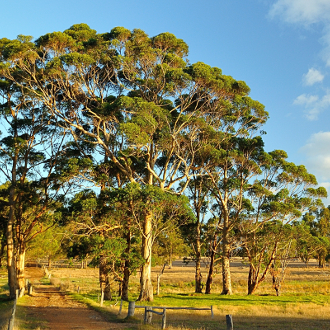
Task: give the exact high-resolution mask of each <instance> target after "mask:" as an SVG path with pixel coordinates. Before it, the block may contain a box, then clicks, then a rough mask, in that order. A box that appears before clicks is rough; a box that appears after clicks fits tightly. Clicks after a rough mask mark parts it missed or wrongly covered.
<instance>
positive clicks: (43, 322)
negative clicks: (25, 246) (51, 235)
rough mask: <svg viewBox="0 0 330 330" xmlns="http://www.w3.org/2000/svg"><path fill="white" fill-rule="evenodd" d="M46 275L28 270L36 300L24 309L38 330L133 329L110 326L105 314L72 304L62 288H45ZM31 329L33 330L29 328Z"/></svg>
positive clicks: (38, 270)
mask: <svg viewBox="0 0 330 330" xmlns="http://www.w3.org/2000/svg"><path fill="white" fill-rule="evenodd" d="M43 275H44V274H43V271H42V270H41V269H40V268H39V269H38V268H28V269H27V270H26V278H28V279H29V280H30V281H31V282H32V283H34V287H33V290H34V292H33V295H32V297H29V298H28V300H27V302H28V305H29V306H25V307H24V306H21V308H22V314H23V315H24V318H25V320H37V323H38V327H36V328H39V329H50V330H59V329H60V330H69V329H86V330H87V329H88V330H107V329H125V328H127V327H129V326H130V325H128V324H117V323H110V322H107V321H106V320H105V319H104V317H103V316H102V315H101V314H99V313H98V312H96V311H94V310H92V309H89V308H88V307H87V306H86V305H84V304H82V303H79V302H77V301H74V300H72V299H71V298H70V297H69V296H67V295H65V294H64V293H62V292H60V291H59V289H58V288H56V287H54V286H51V285H42V284H41V283H40V282H39V280H40V279H41V278H42V277H43ZM27 322H28V321H27ZM18 326H19V325H18ZM36 328H35V329H36ZM29 329H31V328H30V327H29Z"/></svg>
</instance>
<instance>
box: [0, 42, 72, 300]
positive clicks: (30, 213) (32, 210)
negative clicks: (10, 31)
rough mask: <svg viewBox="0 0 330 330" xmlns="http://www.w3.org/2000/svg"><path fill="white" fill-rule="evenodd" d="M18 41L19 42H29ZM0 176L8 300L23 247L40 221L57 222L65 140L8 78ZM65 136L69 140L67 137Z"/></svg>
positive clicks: (0, 86) (1, 91)
mask: <svg viewBox="0 0 330 330" xmlns="http://www.w3.org/2000/svg"><path fill="white" fill-rule="evenodd" d="M28 40H29V39H28V38H23V37H20V38H19V39H18V41H17V42H18V43H22V44H25V43H27V44H28V43H29V41H28ZM0 100H1V103H0V116H1V118H2V124H3V132H2V136H1V140H0V172H1V180H2V183H6V189H2V190H1V197H2V199H1V203H2V204H5V205H7V211H8V212H7V214H6V215H5V216H4V217H3V218H2V219H3V221H4V222H5V226H6V245H7V268H8V282H9V287H10V296H11V297H15V291H16V289H19V290H20V294H23V293H24V287H25V281H24V260H25V252H26V247H27V244H28V242H29V241H31V240H32V239H33V238H34V237H35V236H36V235H37V234H38V233H40V232H43V231H44V230H45V229H47V226H45V223H47V222H48V223H49V221H54V220H55V219H56V212H55V213H54V211H55V209H56V208H57V207H58V204H57V201H58V200H59V198H60V195H61V192H63V191H62V190H61V188H62V187H63V184H59V181H58V177H57V175H56V168H55V164H56V162H57V159H58V158H59V157H60V155H61V152H62V145H63V143H64V142H65V140H66V134H65V133H64V132H63V129H60V128H59V127H58V126H57V123H56V121H55V120H54V118H52V117H51V115H50V114H49V112H47V111H45V108H44V107H43V104H42V103H41V102H40V100H39V99H38V98H36V97H35V95H34V94H30V93H29V92H28V91H26V90H24V87H23V86H21V85H20V84H16V83H15V82H13V81H10V80H8V79H3V80H0ZM67 136H69V135H68V134H67Z"/></svg>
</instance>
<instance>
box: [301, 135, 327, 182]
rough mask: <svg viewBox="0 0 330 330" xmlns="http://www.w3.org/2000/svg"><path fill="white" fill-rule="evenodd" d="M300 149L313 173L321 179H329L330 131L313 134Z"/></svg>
mask: <svg viewBox="0 0 330 330" xmlns="http://www.w3.org/2000/svg"><path fill="white" fill-rule="evenodd" d="M300 151H301V152H302V153H304V154H305V155H306V157H307V164H308V165H309V167H310V168H311V169H313V173H314V174H317V175H318V176H319V177H320V178H321V180H323V181H330V132H319V133H315V134H313V135H312V136H311V137H310V138H309V140H308V141H307V143H306V144H305V145H304V146H303V147H302V148H301V149H300Z"/></svg>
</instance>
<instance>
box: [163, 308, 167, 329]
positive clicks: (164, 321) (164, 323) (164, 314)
mask: <svg viewBox="0 0 330 330" xmlns="http://www.w3.org/2000/svg"><path fill="white" fill-rule="evenodd" d="M165 328H166V308H164V309H163V317H162V329H165Z"/></svg>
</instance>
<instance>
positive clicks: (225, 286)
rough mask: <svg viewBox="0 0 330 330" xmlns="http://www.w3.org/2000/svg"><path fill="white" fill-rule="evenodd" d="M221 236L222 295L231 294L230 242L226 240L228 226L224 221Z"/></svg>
mask: <svg viewBox="0 0 330 330" xmlns="http://www.w3.org/2000/svg"><path fill="white" fill-rule="evenodd" d="M222 233H223V238H222V292H221V294H224V295H231V294H232V293H233V291H232V287H231V274H230V243H229V241H228V235H229V232H228V227H227V226H226V223H224V226H223V231H222Z"/></svg>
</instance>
